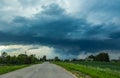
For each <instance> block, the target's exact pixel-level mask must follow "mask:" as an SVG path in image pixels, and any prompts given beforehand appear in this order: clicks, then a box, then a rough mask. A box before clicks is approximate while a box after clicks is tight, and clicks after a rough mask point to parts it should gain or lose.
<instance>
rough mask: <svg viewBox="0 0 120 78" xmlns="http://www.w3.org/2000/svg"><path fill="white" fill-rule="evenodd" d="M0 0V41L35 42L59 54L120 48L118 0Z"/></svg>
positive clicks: (9, 42)
mask: <svg viewBox="0 0 120 78" xmlns="http://www.w3.org/2000/svg"><path fill="white" fill-rule="evenodd" d="M0 2H1V3H0V7H1V8H2V9H1V10H0V12H1V14H0V16H1V18H0V44H1V45H10V44H13V45H16V44H17V45H21V44H22V45H31V44H32V45H36V44H37V45H43V46H49V47H54V48H55V50H54V51H55V52H56V53H60V54H63V55H64V54H68V53H69V54H71V55H78V54H80V52H83V51H85V52H93V53H95V52H99V51H103V50H110V51H114V52H115V51H116V52H118V51H119V50H120V45H119V43H120V32H119V31H120V27H119V25H120V15H119V12H120V10H119V8H120V6H119V2H120V1H119V0H116V1H114V0H110V1H109V2H108V0H104V1H100V0H98V1H96V0H92V1H87V0H81V1H79V0H75V1H73V0H69V1H68V0H66V1H63V0H52V1H51V2H49V1H48V0H44V1H43V0H37V1H33V0H26V1H24V0H20V1H19V0H12V2H9V1H7V0H1V1H0ZM72 3H73V4H72ZM74 3H75V4H76V5H75V4H74ZM99 3H101V4H99ZM14 4H15V5H14ZM70 5H71V6H70Z"/></svg>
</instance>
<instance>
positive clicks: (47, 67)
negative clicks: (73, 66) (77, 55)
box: [0, 62, 75, 78]
mask: <svg viewBox="0 0 120 78" xmlns="http://www.w3.org/2000/svg"><path fill="white" fill-rule="evenodd" d="M0 78H75V77H74V76H73V75H72V74H70V73H69V72H67V71H65V70H64V69H63V68H61V67H59V66H57V65H55V64H51V63H49V62H45V63H43V64H37V65H33V66H30V67H27V68H23V69H20V70H16V71H13V72H10V73H7V74H4V75H0Z"/></svg>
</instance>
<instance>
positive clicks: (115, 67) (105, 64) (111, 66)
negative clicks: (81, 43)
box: [73, 61, 120, 71]
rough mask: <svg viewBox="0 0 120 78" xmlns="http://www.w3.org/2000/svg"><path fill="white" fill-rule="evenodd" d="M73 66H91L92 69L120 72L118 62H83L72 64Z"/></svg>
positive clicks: (119, 63)
mask: <svg viewBox="0 0 120 78" xmlns="http://www.w3.org/2000/svg"><path fill="white" fill-rule="evenodd" d="M73 63H75V64H80V65H86V66H92V67H99V68H105V69H110V70H114V71H120V62H92V61H83V62H73Z"/></svg>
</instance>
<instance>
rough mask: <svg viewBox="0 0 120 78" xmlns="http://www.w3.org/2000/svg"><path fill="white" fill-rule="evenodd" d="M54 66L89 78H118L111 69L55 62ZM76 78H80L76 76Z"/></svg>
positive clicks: (119, 74) (119, 76)
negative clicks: (80, 73) (56, 65)
mask: <svg viewBox="0 0 120 78" xmlns="http://www.w3.org/2000/svg"><path fill="white" fill-rule="evenodd" d="M55 64H58V65H60V66H62V67H64V68H65V69H67V70H69V71H79V72H82V73H84V74H86V75H89V76H90V77H91V78H120V72H119V71H114V70H111V69H105V68H104V69H103V68H100V67H94V66H89V65H82V64H75V63H65V62H55ZM73 73H74V72H73ZM78 78H81V77H80V76H78ZM82 78H84V77H82Z"/></svg>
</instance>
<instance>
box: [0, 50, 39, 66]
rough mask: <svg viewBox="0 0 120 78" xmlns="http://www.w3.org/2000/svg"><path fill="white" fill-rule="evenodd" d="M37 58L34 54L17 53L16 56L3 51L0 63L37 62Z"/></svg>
mask: <svg viewBox="0 0 120 78" xmlns="http://www.w3.org/2000/svg"><path fill="white" fill-rule="evenodd" d="M38 61H39V59H37V58H36V57H35V55H29V56H28V55H27V54H19V55H18V56H10V55H8V54H7V53H6V52H3V53H2V54H1V57H0V64H33V63H37V62H38Z"/></svg>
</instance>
